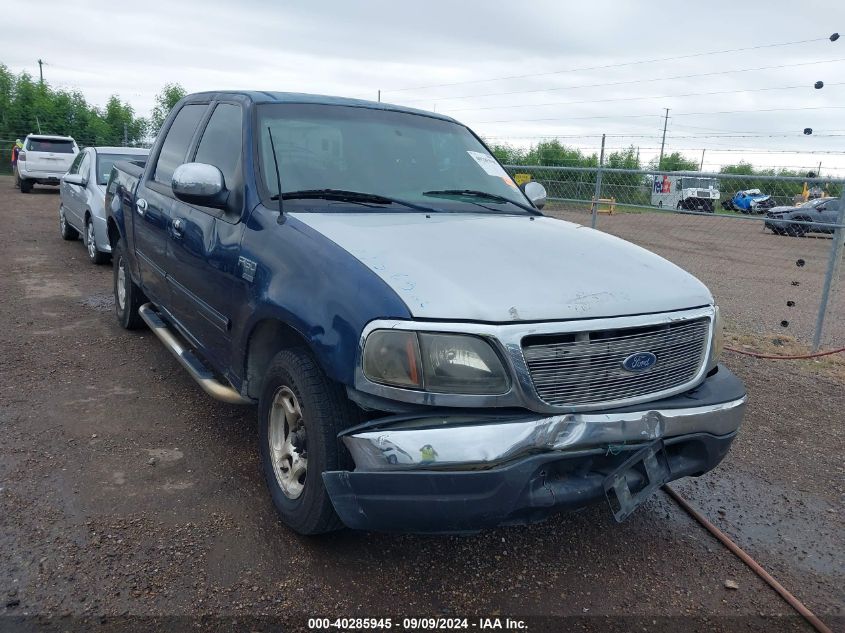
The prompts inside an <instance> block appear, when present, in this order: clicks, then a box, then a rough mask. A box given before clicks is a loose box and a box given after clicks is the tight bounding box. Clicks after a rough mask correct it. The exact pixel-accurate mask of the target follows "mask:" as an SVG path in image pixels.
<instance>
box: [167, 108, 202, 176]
mask: <svg viewBox="0 0 845 633" xmlns="http://www.w3.org/2000/svg"><path fill="white" fill-rule="evenodd" d="M207 107H208V106H207V105H205V104H199V105H186V106H183V107H182V109H181V110H179V114H177V115H176V118H175V119H174V121H173V124H172V125H171V126H170V129H169V130H168V131H167V137H166V138H165V139H164V143H163V144H162V146H161V152H160V153H159V155H158V161H157V162H156V167H155V172H154V175H153V180H155V181H156V182H158V183H161V184H162V185H167V186H168V187H169V186H170V182H171V180H172V178H173V172H174V171H176V168H177V167H178V166H179V165H181V164H182V163H184V162H185V154H187V153H188V145H189V144H190V142H191V138H192V137H193V135H194V130H196V128H197V124H198V123H199V122H200V119H201V118H202V115H203V114H204V113H205V109H206V108H207Z"/></svg>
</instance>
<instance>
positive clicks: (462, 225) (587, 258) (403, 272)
mask: <svg viewBox="0 0 845 633" xmlns="http://www.w3.org/2000/svg"><path fill="white" fill-rule="evenodd" d="M291 216H292V217H294V218H296V220H299V221H300V222H302V223H304V224H306V225H307V226H309V227H311V228H312V229H314V230H316V231H318V232H319V233H321V234H322V235H324V236H325V237H327V238H328V239H330V240H332V241H333V242H335V243H336V244H337V245H339V246H340V247H341V248H343V249H345V250H346V251H348V252H349V253H350V254H351V255H353V256H354V257H356V258H357V259H358V260H359V261H361V262H362V263H363V264H365V265H366V266H367V267H368V268H369V269H370V270H372V271H373V272H374V273H375V274H376V275H378V276H379V277H381V279H383V280H384V281H385V282H386V283H387V284H388V285H389V286H390V287H391V288H392V289H393V290H394V291H395V292H396V293H397V294H398V295H399V296H400V297H401V298H402V299H403V300H404V302H405V304H406V305H407V306H408V309H409V310H410V312H411V314H412V315H413V316H414V317H415V318H422V319H441V320H472V321H487V322H495V323H503V322H506V321H544V320H565V319H584V318H596V317H611V316H623V315H633V314H644V313H651V312H666V311H672V310H682V309H686V308H693V307H698V306H702V305H707V304H709V303H712V301H713V299H712V296H711V294H710V292H709V291H708V290H707V288H706V287H705V286H704V285H703V284H702V283H701V282H700V281H698V280H697V279H696V278H695V277H693V276H692V275H690V274H689V273H687V272H685V271H683V270H682V269H680V268H678V267H677V266H675V265H674V264H672V263H671V262H669V261H667V260H665V259H663V258H662V257H659V256H658V255H655V254H654V253H651V252H649V251H647V250H645V249H642V248H640V247H638V246H635V245H633V244H631V243H629V242H625V241H624V240H621V239H619V238H616V237H613V236H611V235H608V234H606V233H602V232H600V231H595V230H593V229H590V228H587V227H584V226H580V225H578V224H573V223H571V222H564V221H562V220H555V219H552V218H546V217H536V218H534V219H530V218H529V217H528V216H508V215H480V214H451V213H450V214H434V213H433V214H431V216H430V217H426V216H425V215H424V214H420V213H367V214H357V213H355V214H353V213H292V214H291Z"/></svg>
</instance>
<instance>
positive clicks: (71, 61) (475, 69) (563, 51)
mask: <svg viewBox="0 0 845 633" xmlns="http://www.w3.org/2000/svg"><path fill="white" fill-rule="evenodd" d="M38 4H39V8H38V10H37V11H34V10H32V7H31V6H28V3H24V2H18V3H13V4H10V5H9V6H8V7H6V8H5V9H4V12H5V16H4V17H5V18H6V19H5V22H6V23H7V24H10V25H15V29H14V32H15V33H19V34H26V37H23V36H21V37H8V34H7V37H5V38H3V40H2V41H0V61H2V62H3V63H5V64H6V65H8V66H9V67H10V68H11V69H12V70H13V71H15V72H20V71H23V70H27V71H28V72H30V73H31V74H37V71H38V68H37V65H36V59H37V58H38V57H41V58H42V59H44V60H46V62H47V64H48V65H47V66H45V68H44V72H45V78H46V79H47V80H48V81H50V82H51V83H53V84H54V85H60V86H63V87H66V88H70V89H76V90H80V91H81V92H82V93H83V94H85V96H86V98H88V99H89V100H90V101H92V102H94V103H99V104H104V103H105V102H106V100H107V99H108V97H109V96H110V95H112V94H118V95H119V96H120V97H121V98H122V99H123V100H125V101H128V102H130V103H131V104H132V105H133V107H134V108H135V109H136V111H137V112H139V113H140V114H143V115H145V114H148V113H149V111H150V110H151V109H152V106H153V104H154V97H155V94H156V93H157V92H158V91H159V90H160V89H161V87H162V86H163V85H164V84H165V83H167V82H179V83H181V84H182V85H183V86H185V88H186V89H187V90H188V91H200V90H209V89H221V88H248V89H265V90H290V91H293V92H316V93H327V94H340V95H347V96H355V97H362V98H372V99H375V98H376V96H377V94H378V91H379V90H381V91H382V97H383V99H384V100H386V101H392V102H396V103H402V104H407V105H413V106H415V107H420V108H424V109H433V108H436V109H437V111H438V112H445V113H447V114H450V113H451V114H453V116H455V117H456V118H458V119H459V120H461V121H464V122H466V123H467V124H469V125H471V126H472V127H473V128H474V129H475V130H476V131H478V132H479V133H481V134H483V135H486V136H490V137H493V136H496V137H507V138H510V139H513V140H514V141H515V142H528V140H527V139H526V140H523V141H519V139H517V137H536V136H550V135H579V136H580V138H578V139H571V140H567V142H571V143H573V144H579V143H580V144H581V146H583V147H585V148H588V149H590V148H593V149H597V148H598V144H599V141H598V139H599V138H600V135H601V134H602V133H609V134H625V135H627V136H626V137H624V138H619V137H613V138H614V143H616V144H618V145H621V144H634V145H639V146H641V147H642V148H644V149H643V154H644V156H645V157H646V158H648V157H649V152H656V150H655V149H653V148H654V147H655V146H657V145H659V141H658V140H656V139H655V137H656V136H659V134H660V132H661V131H662V120H661V118H660V114H661V113H662V112H663V108H667V107H668V108H670V120H669V139H668V147H670V148H673V147H675V148H683V149H686V148H688V147H690V148H692V149H695V148H698V147H708V148H710V150H712V154H711V157H712V159H713V160H716V159H718V160H719V161H724V162H727V159H728V158H730V157H731V155H728V154H725V155H724V156H719V155H718V154H717V153H716V152H717V150H718V149H720V148H721V149H730V148H736V147H752V148H757V149H766V148H770V149H784V148H785V149H794V150H796V151H811V150H839V149H840V148H841V143H840V142H839V141H840V140H841V139H839V138H835V137H833V138H825V137H823V136H821V135H822V134H823V133H824V132H826V131H832V130H842V129H845V124H842V123H839V121H841V120H842V110H835V109H831V110H804V111H798V110H794V111H780V112H771V113H764V112H758V113H734V114H712V115H701V114H695V115H693V114H690V113H695V112H716V111H724V110H760V109H767V108H807V107H819V106H824V105H839V104H843V105H845V99H843V96H845V86H836V85H833V84H836V83H837V80H838V79H839V78H841V77H845V73H843V72H842V71H843V68H845V62H835V63H828V64H819V65H808V66H789V65H791V64H797V63H804V62H814V61H817V60H824V59H838V58H845V48H844V47H845V43H843V40H840V41H839V42H837V43H831V42H829V41H826V40H823V41H819V42H813V43H807V44H801V45H795V46H784V47H773V48H761V49H758V50H753V51H743V52H741V53H726V54H720V55H704V56H698V57H689V58H687V59H680V60H674V61H664V62H654V63H647V64H634V65H628V66H620V67H609V68H594V69H592V70H583V71H578V72H561V73H557V74H546V75H543V76H533V77H523V78H519V79H510V80H504V81H484V82H479V81H478V80H481V79H488V78H496V77H507V76H513V75H528V74H532V73H550V72H552V71H557V70H566V69H579V68H585V67H595V66H602V65H605V66H613V65H614V64H619V63H623V62H631V61H636V60H649V59H656V58H665V57H673V56H680V55H685V54H693V53H697V52H700V51H712V50H720V49H732V48H741V47H748V46H754V45H765V44H770V43H778V42H787V41H795V40H807V39H815V38H823V37H826V36H827V35H829V33H828V32H827V30H828V29H832V28H835V26H831V25H837V22H838V23H839V24H840V25H842V24H845V20H842V18H843V17H845V7H843V6H841V3H832V2H804V3H802V4H801V5H800V6H798V5H795V6H794V7H791V8H790V11H789V12H787V11H786V10H780V9H778V10H773V7H772V3H771V2H763V1H761V0H753V1H749V2H744V3H736V2H723V1H716V2H710V3H708V4H707V5H706V6H705V5H701V6H691V5H684V4H678V3H665V2H659V3H648V4H640V3H623V2H618V1H612V0H595V1H593V2H589V3H564V2H557V1H551V0H547V1H535V2H531V3H522V4H514V3H507V4H506V3H497V2H490V1H487V2H482V1H479V0H472V1H466V0H464V1H461V2H456V1H454V0H451V1H449V2H446V1H444V0H430V1H429V2H426V3H411V2H397V1H395V0H393V1H388V0H364V1H361V2H349V1H347V0H322V1H320V2H294V1H288V2H267V1H263V0H244V1H243V2H239V3H234V2H226V1H224V0H205V1H199V0H183V1H182V2H173V0H169V1H164V0H147V1H146V2H144V3H115V2H113V1H112V2H94V1H91V0H88V1H86V0H78V1H77V2H74V3H68V2H66V1H64V0H41V1H40V2H39V3H38ZM45 16H48V17H49V19H45ZM777 65H783V67H781V68H771V69H768V70H760V71H755V72H747V73H731V74H721V75H712V76H708V77H689V78H686V79H672V80H666V79H665V78H667V77H675V76H678V75H695V74H702V73H708V72H720V71H724V70H729V69H742V68H754V67H760V66H777ZM819 79H821V80H823V81H825V82H826V83H827V84H828V86H827V87H825V88H824V90H822V91H816V90H813V89H812V84H813V83H814V82H815V81H816V80H819ZM622 81H637V83H630V84H618V85H605V86H596V87H591V88H587V87H583V86H585V85H589V84H599V83H601V84H610V83H613V82H622ZM841 81H843V82H845V79H842V80H841ZM453 82H474V83H465V84H462V85H456V86H437V87H431V88H425V89H417V90H409V89H408V88H413V87H415V86H429V85H431V84H444V83H453ZM790 85H801V86H806V88H797V89H790V90H781V91H757V92H735V93H733V94H722V95H709V96H708V95H700V96H691V97H680V96H677V95H682V94H686V93H693V92H708V91H739V90H743V89H757V88H765V87H781V86H790ZM517 91H519V94H510V95H489V93H499V92H517ZM525 91H546V92H525ZM480 95H489V96H480ZM636 96H638V97H650V98H647V99H639V100H627V101H615V102H609V101H601V100H606V99H611V98H617V99H626V98H630V97H636ZM456 97H462V98H456ZM572 101H585V102H588V103H571V102H572ZM547 104H551V105H547ZM493 106H501V108H500V109H495V108H493ZM505 106H511V107H505ZM512 106H519V107H512ZM474 108H479V109H474ZM480 108H484V109H480ZM453 110H454V112H452V111H453ZM685 113H686V114H685ZM588 117H590V118H588ZM592 117H595V118H592ZM599 117H601V118H599ZM538 119H547V120H544V121H540V120H538ZM804 127H813V128H814V129H815V130H816V131H817V135H816V136H814V137H803V138H802V137H800V136H797V137H790V138H782V139H775V138H762V137H760V135H767V134H770V135H775V133H784V134H785V133H794V134H800V131H801V130H802V129H803V128H804ZM708 130H709V131H708ZM721 130H728V131H730V130H735V131H739V132H748V133H749V135H750V134H755V135H757V136H758V137H757V138H749V139H739V138H736V139H726V138H714V137H713V136H712V135H714V134H720V133H725V132H721ZM693 136H694V137H696V138H684V137H693ZM695 151H698V150H697V149H695ZM754 159H755V160H756V161H757V162H758V163H761V157H760V155H754ZM773 160H776V161H779V162H780V163H785V162H787V161H784V160H783V158H782V157H776V158H775V159H773ZM790 160H792V161H793V162H802V161H803V162H808V163H809V162H812V163H815V162H816V160H815V158H814V157H811V156H810V155H809V154H805V155H797V154H796V155H795V156H794V157H792V158H791V159H790ZM826 160H827V159H826ZM834 161H836V162H834ZM827 162H828V163H829V164H830V165H831V166H834V165H837V166H842V167H845V160H842V161H840V159H838V158H836V159H831V160H830V161H827ZM771 164H774V162H772V163H771ZM843 174H845V172H843Z"/></svg>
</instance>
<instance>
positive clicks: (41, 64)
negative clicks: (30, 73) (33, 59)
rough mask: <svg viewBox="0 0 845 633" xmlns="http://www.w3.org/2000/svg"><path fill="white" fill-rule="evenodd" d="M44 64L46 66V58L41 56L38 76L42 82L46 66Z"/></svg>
mask: <svg viewBox="0 0 845 633" xmlns="http://www.w3.org/2000/svg"><path fill="white" fill-rule="evenodd" d="M43 66H44V60H43V59H40V58H39V60H38V77H39V78H40V79H41V83H42V84H43V83H44V68H43Z"/></svg>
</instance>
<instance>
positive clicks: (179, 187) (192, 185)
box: [171, 163, 229, 209]
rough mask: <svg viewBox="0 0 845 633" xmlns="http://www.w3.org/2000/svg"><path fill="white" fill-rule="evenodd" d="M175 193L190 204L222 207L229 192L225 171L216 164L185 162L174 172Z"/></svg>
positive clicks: (173, 186)
mask: <svg viewBox="0 0 845 633" xmlns="http://www.w3.org/2000/svg"><path fill="white" fill-rule="evenodd" d="M171 187H172V189H173V195H175V196H176V197H177V198H178V199H179V200H182V201H183V202H187V203H189V204H198V205H200V206H203V207H215V208H218V209H222V208H223V207H225V206H226V199H227V198H228V197H229V192H228V191H226V186H225V184H224V182H223V173H222V172H221V171H220V170H219V169H217V167H215V166H214V165H207V164H206V163H184V164H183V165H179V166H178V167H177V168H176V170H175V171H174V172H173V182H172V183H171Z"/></svg>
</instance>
